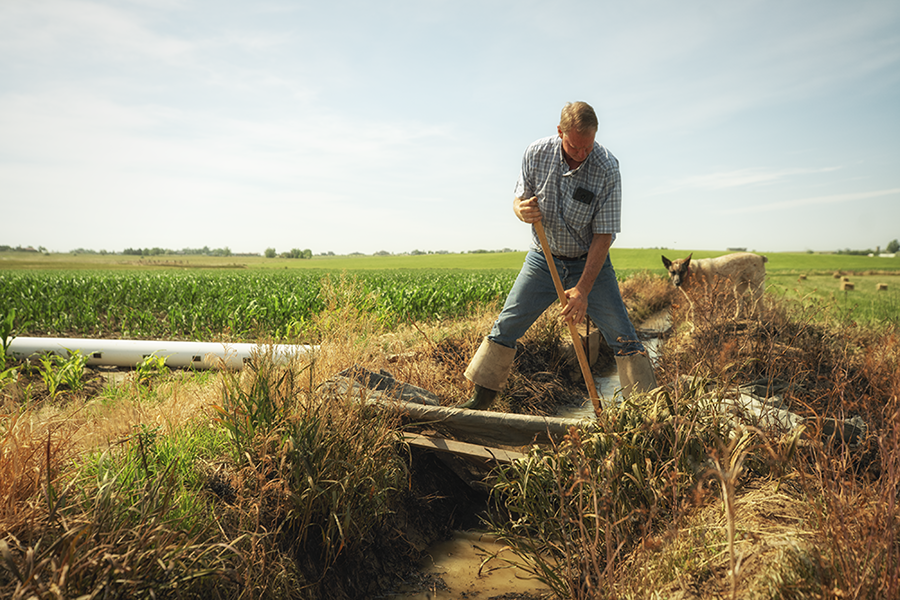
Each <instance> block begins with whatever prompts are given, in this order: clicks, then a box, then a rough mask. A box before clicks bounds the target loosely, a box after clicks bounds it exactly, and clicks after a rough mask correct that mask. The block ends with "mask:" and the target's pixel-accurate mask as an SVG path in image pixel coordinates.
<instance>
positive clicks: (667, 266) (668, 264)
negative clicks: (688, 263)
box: [662, 256, 672, 269]
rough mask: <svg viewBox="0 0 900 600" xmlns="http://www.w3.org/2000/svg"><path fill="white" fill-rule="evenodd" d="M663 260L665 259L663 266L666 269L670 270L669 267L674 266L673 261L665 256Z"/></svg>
mask: <svg viewBox="0 0 900 600" xmlns="http://www.w3.org/2000/svg"><path fill="white" fill-rule="evenodd" d="M662 259H663V266H664V267H665V268H667V269H668V268H669V267H671V266H672V261H671V260H669V259H668V258H666V257H665V256H663V257H662Z"/></svg>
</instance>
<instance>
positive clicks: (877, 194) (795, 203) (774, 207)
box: [721, 188, 900, 214]
mask: <svg viewBox="0 0 900 600" xmlns="http://www.w3.org/2000/svg"><path fill="white" fill-rule="evenodd" d="M894 195H900V188H890V189H887V190H877V191H874V192H852V193H849V194H833V195H831V196H813V197H810V198H797V199H795V200H783V201H780V202H770V203H768V204H758V205H756V206H742V207H739V208H732V209H727V210H723V211H721V212H722V214H745V213H761V212H775V211H782V210H789V209H792V208H806V207H809V206H817V205H824V204H840V203H842V202H854V201H859V200H871V199H872V198H883V197H884V196H894Z"/></svg>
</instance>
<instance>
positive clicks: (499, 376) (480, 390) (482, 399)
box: [459, 338, 516, 410]
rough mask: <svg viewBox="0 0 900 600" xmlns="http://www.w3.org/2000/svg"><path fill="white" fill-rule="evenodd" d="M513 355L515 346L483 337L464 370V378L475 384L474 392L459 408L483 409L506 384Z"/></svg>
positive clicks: (514, 354)
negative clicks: (510, 346) (511, 346)
mask: <svg viewBox="0 0 900 600" xmlns="http://www.w3.org/2000/svg"><path fill="white" fill-rule="evenodd" d="M515 357H516V349H515V348H507V347H506V346H503V345H501V344H498V343H496V342H492V341H491V340H489V339H488V338H484V339H483V340H482V341H481V346H479V347H478V351H477V352H476V353H475V356H473V357H472V361H471V362H470V363H469V366H468V367H466V372H465V376H466V378H467V379H468V380H469V381H471V382H472V383H474V384H475V393H474V395H473V396H472V398H471V399H470V400H468V401H466V402H463V403H462V404H461V405H459V408H472V409H476V410H484V409H485V408H487V407H488V406H490V405H491V403H492V402H493V401H494V399H495V398H496V397H497V394H498V393H499V392H500V390H502V389H503V387H504V386H505V385H506V380H507V379H509V373H510V371H512V363H513V359H514V358H515Z"/></svg>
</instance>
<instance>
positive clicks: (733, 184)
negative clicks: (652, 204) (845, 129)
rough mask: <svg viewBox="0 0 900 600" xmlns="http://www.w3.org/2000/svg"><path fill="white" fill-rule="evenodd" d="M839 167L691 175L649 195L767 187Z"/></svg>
mask: <svg viewBox="0 0 900 600" xmlns="http://www.w3.org/2000/svg"><path fill="white" fill-rule="evenodd" d="M839 169H840V167H820V168H801V167H795V168H790V169H762V168H754V169H735V170H731V171H720V172H717V173H707V174H704V175H692V176H690V177H684V178H682V179H677V180H675V181H671V182H668V183H666V184H665V185H663V186H660V187H658V188H657V189H656V190H654V191H653V192H651V193H650V194H649V195H653V196H656V195H661V194H666V193H672V192H684V191H690V190H697V191H716V190H724V189H730V188H739V187H745V186H752V185H768V184H774V183H778V182H782V181H784V180H786V179H788V178H791V177H797V176H803V175H818V174H821V173H829V172H832V171H837V170H839Z"/></svg>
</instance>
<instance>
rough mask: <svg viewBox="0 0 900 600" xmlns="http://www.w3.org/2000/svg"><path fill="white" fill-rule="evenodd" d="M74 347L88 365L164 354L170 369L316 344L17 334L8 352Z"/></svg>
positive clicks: (229, 365)
mask: <svg viewBox="0 0 900 600" xmlns="http://www.w3.org/2000/svg"><path fill="white" fill-rule="evenodd" d="M76 350H77V351H80V352H81V354H82V355H84V356H89V357H90V358H89V359H88V361H87V364H88V365H91V366H94V365H105V366H114V367H135V366H137V365H138V364H140V363H141V362H143V361H144V359H146V358H147V357H150V356H161V357H165V359H166V366H167V367H171V368H193V369H213V368H222V367H224V368H226V369H241V368H242V367H243V366H244V363H245V362H247V361H248V360H249V359H250V358H251V357H252V356H254V355H257V354H259V355H267V354H269V353H271V354H272V356H273V357H274V358H275V359H276V360H279V361H280V360H288V359H290V358H293V357H297V356H300V355H305V354H309V353H310V352H312V351H313V350H315V347H314V346H309V345H289V344H271V345H259V344H231V343H218V342H171V341H151V340H91V339H80V338H33V337H17V338H13V340H12V342H11V343H10V346H9V349H8V351H7V352H8V353H9V354H10V355H12V356H13V357H15V358H19V359H25V358H28V357H30V356H34V355H37V354H44V353H47V352H51V353H53V354H58V355H60V356H63V357H66V358H68V357H69V356H70V354H72V353H74V352H75V351H76Z"/></svg>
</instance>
